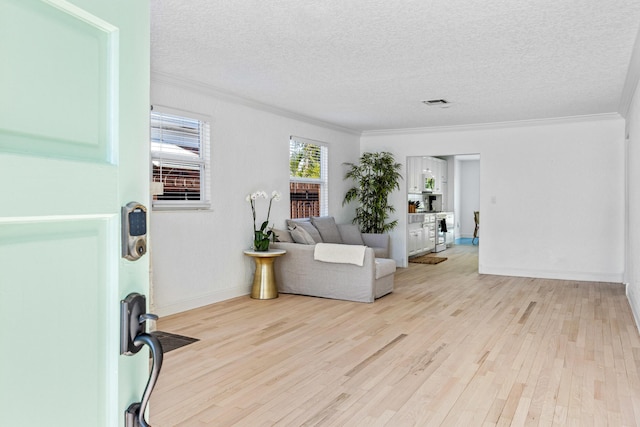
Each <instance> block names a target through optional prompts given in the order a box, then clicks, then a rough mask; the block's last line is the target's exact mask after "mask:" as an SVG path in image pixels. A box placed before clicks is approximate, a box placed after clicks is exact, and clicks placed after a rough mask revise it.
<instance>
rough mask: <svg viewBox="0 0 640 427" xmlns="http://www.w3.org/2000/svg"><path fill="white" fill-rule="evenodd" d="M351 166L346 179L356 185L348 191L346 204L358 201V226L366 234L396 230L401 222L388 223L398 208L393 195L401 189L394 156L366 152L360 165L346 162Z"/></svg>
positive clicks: (399, 166) (356, 222) (398, 164)
mask: <svg viewBox="0 0 640 427" xmlns="http://www.w3.org/2000/svg"><path fill="white" fill-rule="evenodd" d="M344 165H346V166H348V167H349V170H348V171H347V173H346V174H345V177H344V178H345V179H353V180H354V181H355V183H356V185H355V186H354V187H352V188H350V189H349V190H348V191H347V194H346V195H345V196H344V200H343V202H342V205H343V206H344V205H345V204H347V203H349V202H351V201H353V200H357V201H358V207H357V208H356V217H355V218H354V219H353V223H354V224H358V225H359V226H360V230H361V231H362V232H363V233H386V232H388V231H390V230H392V229H393V228H394V227H395V226H396V225H398V221H397V220H394V221H391V222H386V221H387V220H388V218H389V214H390V213H392V212H395V208H394V207H393V206H392V205H390V204H389V201H388V199H389V194H391V193H392V192H393V190H396V189H397V190H400V183H399V181H400V179H401V178H402V176H401V175H400V172H399V171H400V168H401V167H402V165H401V164H400V163H396V161H395V159H394V158H393V154H391V153H388V152H381V153H364V154H362V156H361V157H360V164H354V163H344Z"/></svg>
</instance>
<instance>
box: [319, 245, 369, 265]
mask: <svg viewBox="0 0 640 427" xmlns="http://www.w3.org/2000/svg"><path fill="white" fill-rule="evenodd" d="M365 249H367V247H366V246H362V245H342V244H337V243H316V248H315V251H314V252H313V259H315V260H316V261H322V262H333V263H338V264H355V265H358V266H360V267H362V266H363V265H364V251H365Z"/></svg>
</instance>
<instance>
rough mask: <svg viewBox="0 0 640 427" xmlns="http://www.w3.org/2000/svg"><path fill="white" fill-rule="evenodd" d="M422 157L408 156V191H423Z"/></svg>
mask: <svg viewBox="0 0 640 427" xmlns="http://www.w3.org/2000/svg"><path fill="white" fill-rule="evenodd" d="M421 160H422V158H421V157H409V158H407V192H408V193H414V194H419V193H421V192H422V184H421V177H422V162H421Z"/></svg>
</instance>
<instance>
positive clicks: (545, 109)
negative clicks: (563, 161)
mask: <svg viewBox="0 0 640 427" xmlns="http://www.w3.org/2000/svg"><path fill="white" fill-rule="evenodd" d="M151 4H152V8H151V14H152V18H151V19H152V21H151V29H152V33H151V68H152V72H154V73H156V74H157V75H163V76H172V77H175V78H178V79H182V80H184V81H190V82H193V83H198V84H202V85H205V86H207V87H210V88H212V89H214V90H217V91H221V92H224V93H229V94H233V95H236V96H238V97H241V98H245V99H247V100H250V101H255V102H258V103H262V104H266V105H269V106H273V107H276V108H278V109H282V110H286V111H290V112H292V113H296V114H300V115H304V116H308V117H310V118H313V119H316V120H321V121H325V122H328V123H331V124H334V125H338V126H342V127H346V128H350V129H353V130H357V131H366V130H381V129H404V128H421V127H429V126H451V125H465V124H476V123H495V122H508V121H518V120H535V119H545V118H554V117H568V116H581V115H591V114H603V113H611V112H617V111H618V110H619V107H620V103H621V97H622V93H623V87H624V86H625V79H626V78H627V72H628V70H629V64H630V60H631V55H632V51H633V47H634V43H635V40H636V36H637V33H638V28H639V27H640V2H639V1H638V0H537V1H513V0H487V1H482V2H480V1H472V0H431V1H429V0H415V1H411V0H407V1H389V0H347V1H345V0H330V1H315V2H305V1H300V0H269V1H265V0H220V1H212V0H188V1H185V0H152V1H151ZM438 98H444V99H446V100H448V101H449V102H450V103H451V104H450V106H449V108H438V107H433V106H431V107H429V106H425V105H424V104H422V103H421V101H423V100H428V99H438Z"/></svg>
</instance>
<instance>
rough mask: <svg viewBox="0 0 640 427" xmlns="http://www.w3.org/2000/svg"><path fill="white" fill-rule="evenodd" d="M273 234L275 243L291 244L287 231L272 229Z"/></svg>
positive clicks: (291, 240) (291, 239) (289, 234)
mask: <svg viewBox="0 0 640 427" xmlns="http://www.w3.org/2000/svg"><path fill="white" fill-rule="evenodd" d="M273 232H274V234H275V235H276V241H278V242H286V243H293V238H292V237H291V233H290V232H289V230H279V229H277V228H274V229H273Z"/></svg>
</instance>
